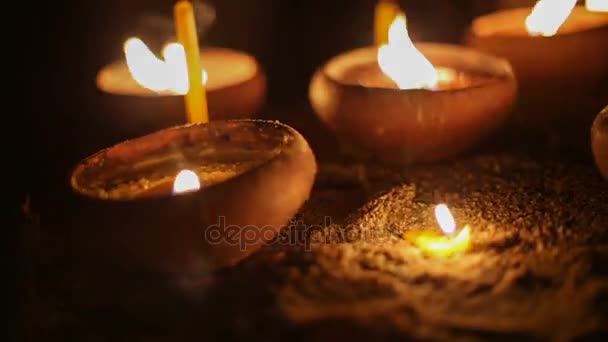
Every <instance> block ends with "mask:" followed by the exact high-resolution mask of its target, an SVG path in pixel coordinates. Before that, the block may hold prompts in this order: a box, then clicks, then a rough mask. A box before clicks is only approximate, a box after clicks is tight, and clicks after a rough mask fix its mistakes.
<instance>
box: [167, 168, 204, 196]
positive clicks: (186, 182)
mask: <svg viewBox="0 0 608 342" xmlns="http://www.w3.org/2000/svg"><path fill="white" fill-rule="evenodd" d="M200 188H201V182H200V180H199V178H198V175H197V174H196V173H194V171H191V170H182V171H180V172H179V173H178V174H177V176H176V177H175V181H174V182H173V193H174V194H183V193H187V192H192V191H196V190H199V189H200Z"/></svg>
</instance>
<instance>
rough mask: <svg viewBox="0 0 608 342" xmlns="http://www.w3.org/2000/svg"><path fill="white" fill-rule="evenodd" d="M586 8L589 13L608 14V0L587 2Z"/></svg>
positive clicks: (590, 0) (589, 0)
mask: <svg viewBox="0 0 608 342" xmlns="http://www.w3.org/2000/svg"><path fill="white" fill-rule="evenodd" d="M585 7H586V8H587V10H588V11H589V12H608V0H587V2H586V3H585Z"/></svg>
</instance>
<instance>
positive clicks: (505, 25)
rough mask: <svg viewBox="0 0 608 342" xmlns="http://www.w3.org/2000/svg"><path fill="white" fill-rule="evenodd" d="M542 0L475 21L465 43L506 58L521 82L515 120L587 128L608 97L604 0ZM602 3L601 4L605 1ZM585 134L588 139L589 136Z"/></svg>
mask: <svg viewBox="0 0 608 342" xmlns="http://www.w3.org/2000/svg"><path fill="white" fill-rule="evenodd" d="M575 5H576V0H560V1H553V0H541V1H539V2H538V3H537V4H536V6H535V7H534V8H513V9H505V10H500V11H498V12H494V13H491V14H488V15H485V16H482V17H479V18H477V19H475V20H474V21H473V24H472V26H471V28H470V32H469V34H468V37H467V39H466V40H467V44H468V45H470V46H472V47H475V48H477V49H480V50H482V51H485V52H488V53H492V54H494V55H497V56H501V57H504V58H506V59H508V60H509V61H510V62H511V64H512V65H513V69H514V71H515V75H516V77H517V79H518V83H519V87H520V92H519V93H520V97H519V100H518V102H519V103H518V108H517V111H516V115H514V116H513V118H514V121H513V122H514V123H515V124H517V125H518V126H520V127H530V128H534V129H537V128H542V129H545V128H551V127H553V126H555V128H558V129H564V130H565V131H566V132H565V134H563V136H572V135H573V133H574V132H581V131H584V132H586V133H588V132H589V130H588V128H589V126H590V124H591V122H592V121H593V118H594V116H595V114H596V113H597V112H598V111H599V110H601V108H602V107H603V105H604V104H605V103H606V101H608V99H607V96H608V95H607V94H606V92H605V91H603V90H602V89H605V88H606V87H608V63H606V61H608V44H606V42H608V13H602V12H600V10H602V9H603V10H607V9H608V2H606V1H588V2H587V8H585V7H584V6H575ZM602 6H603V7H602ZM586 141H587V140H586V139H585V142H586Z"/></svg>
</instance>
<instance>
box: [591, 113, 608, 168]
mask: <svg viewBox="0 0 608 342" xmlns="http://www.w3.org/2000/svg"><path fill="white" fill-rule="evenodd" d="M591 147H592V150H593V156H594V157H595V163H596V164H597V167H598V168H599V169H600V171H601V172H602V174H603V175H604V177H606V179H608V107H605V108H604V110H603V111H602V112H601V113H600V114H599V115H598V116H597V118H595V121H594V123H593V126H592V128H591Z"/></svg>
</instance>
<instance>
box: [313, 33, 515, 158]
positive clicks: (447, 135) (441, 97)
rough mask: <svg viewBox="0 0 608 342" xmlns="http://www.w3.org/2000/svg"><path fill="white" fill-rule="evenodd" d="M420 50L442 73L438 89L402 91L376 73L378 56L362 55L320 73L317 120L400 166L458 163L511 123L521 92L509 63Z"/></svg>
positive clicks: (437, 48) (450, 48)
mask: <svg viewBox="0 0 608 342" xmlns="http://www.w3.org/2000/svg"><path fill="white" fill-rule="evenodd" d="M416 46H417V48H418V49H419V50H420V51H421V52H422V54H423V55H424V56H426V58H428V59H429V60H430V62H431V63H433V65H435V67H436V68H437V70H438V72H439V75H440V77H439V78H440V83H439V85H438V88H437V89H434V90H427V89H414V90H401V89H398V88H397V87H396V86H395V85H394V84H392V82H391V81H390V80H387V78H386V76H384V75H383V73H382V71H381V70H380V68H379V67H378V65H377V48H376V47H367V48H361V49H357V50H353V51H349V52H347V53H344V54H342V55H339V56H337V57H335V58H333V59H331V60H330V61H329V62H328V63H327V64H325V65H324V66H323V67H322V68H320V69H319V70H318V71H317V72H316V73H315V75H314V76H313V78H312V81H311V84H310V91H309V96H310V100H311V103H312V106H313V108H314V110H315V112H316V113H317V114H318V116H319V117H320V118H321V120H322V121H323V122H324V123H325V124H326V125H327V126H329V127H330V128H331V129H333V130H334V132H335V133H336V134H337V135H338V136H339V138H340V139H341V140H342V141H345V142H348V143H350V144H353V145H354V146H356V147H358V148H363V149H364V150H366V151H368V152H370V153H371V154H373V155H375V156H377V157H379V158H380V159H382V160H385V161H387V162H390V163H398V164H407V163H412V162H429V161H436V160H442V159H447V158H450V157H453V156H455V155H457V154H459V153H462V152H465V151H467V150H468V149H470V148H471V147H473V146H474V145H475V144H477V143H478V142H480V141H481V140H482V139H483V138H484V137H486V136H487V135H488V134H489V133H490V132H492V131H493V130H494V129H496V128H497V127H498V126H500V124H501V123H502V122H503V121H505V119H506V118H507V116H508V114H509V110H510V108H511V106H512V103H513V102H514V100H515V95H516V92H517V85H516V81H515V78H514V76H513V72H512V70H511V67H510V65H509V63H508V62H507V61H505V60H502V59H499V58H495V57H492V56H490V55H486V54H483V53H480V52H477V51H475V50H472V49H468V48H463V47H458V46H454V45H445V44H434V43H418V44H416ZM442 75H443V76H442ZM445 75H448V77H444V76H445ZM442 79H443V80H442Z"/></svg>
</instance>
